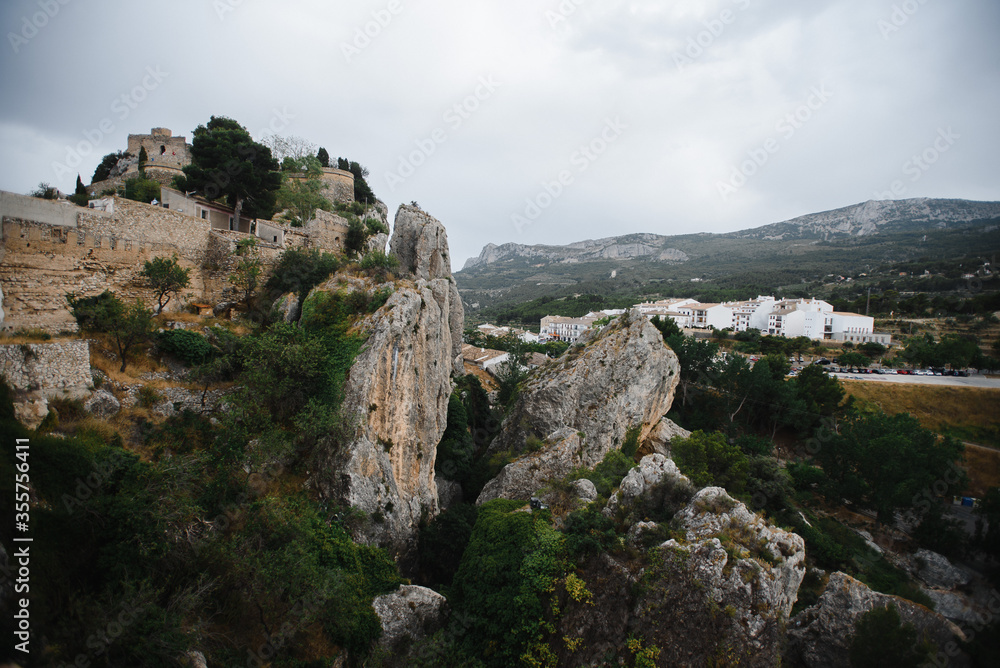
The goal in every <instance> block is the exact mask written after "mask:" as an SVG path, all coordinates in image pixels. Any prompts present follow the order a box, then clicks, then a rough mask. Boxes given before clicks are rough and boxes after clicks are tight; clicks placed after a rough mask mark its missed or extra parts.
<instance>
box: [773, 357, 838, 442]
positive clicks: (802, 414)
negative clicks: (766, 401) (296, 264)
mask: <svg viewBox="0 0 1000 668" xmlns="http://www.w3.org/2000/svg"><path fill="white" fill-rule="evenodd" d="M791 384H792V388H793V390H794V392H795V399H796V401H795V403H793V404H792V407H791V409H790V411H789V414H788V424H790V425H791V426H793V427H794V428H795V429H796V430H797V431H798V432H799V434H800V435H803V436H808V435H809V434H811V433H813V430H814V429H815V428H816V427H817V426H818V425H819V424H820V422H821V421H822V420H823V419H824V418H832V417H833V416H834V415H836V414H837V413H838V412H840V411H841V410H842V407H841V402H843V400H844V387H843V386H842V385H841V384H840V381H838V380H837V379H836V378H835V377H833V376H831V375H830V374H828V373H827V372H826V370H825V369H824V368H823V367H822V366H821V365H819V364H810V365H809V366H807V367H806V368H804V369H803V370H802V371H801V372H799V375H798V376H796V377H795V379H794V380H793V381H791ZM848 405H849V404H848ZM846 407H847V406H844V407H843V408H846Z"/></svg>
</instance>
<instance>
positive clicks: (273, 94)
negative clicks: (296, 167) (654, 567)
mask: <svg viewBox="0 0 1000 668" xmlns="http://www.w3.org/2000/svg"><path fill="white" fill-rule="evenodd" d="M0 27H2V28H3V34H4V44H2V45H0V49H2V51H3V56H2V59H0V78H2V82H3V90H4V95H3V96H2V98H0V146H2V147H3V149H2V156H3V159H2V160H0V188H2V189H4V190H11V191H15V192H27V191H28V190H30V189H32V188H33V187H34V186H35V185H37V184H38V183H39V182H40V181H46V182H49V183H52V184H53V185H56V186H58V187H59V188H61V189H63V190H67V191H72V188H73V184H74V182H75V179H76V174H77V172H79V173H80V174H81V175H82V176H83V179H84V181H85V182H89V179H90V176H91V175H92V174H93V171H94V168H95V167H96V166H97V164H98V162H99V161H100V159H101V157H102V156H103V155H104V154H106V153H109V152H112V151H116V150H120V149H124V148H125V145H126V138H127V135H128V134H129V133H148V132H149V131H150V128H152V127H159V126H163V127H168V128H170V129H172V130H173V131H174V133H175V134H180V135H184V136H187V137H188V140H189V141H190V138H191V133H192V131H193V130H194V128H195V127H197V126H198V125H199V124H203V123H205V122H207V121H208V119H209V117H210V116H212V115H224V116H229V117H232V118H235V119H236V120H238V121H239V122H241V123H242V124H243V125H245V126H246V127H247V128H248V129H249V130H250V131H251V133H252V134H253V135H254V136H255V137H256V138H257V139H261V138H263V137H264V136H265V135H266V134H270V133H277V134H279V135H283V136H296V137H302V138H304V139H306V140H308V141H310V142H312V143H314V144H316V145H318V146H323V147H325V148H326V149H327V150H328V151H329V153H330V154H331V155H332V156H343V157H347V158H349V159H351V160H357V161H359V162H360V163H362V164H363V165H365V166H366V167H368V169H369V170H370V172H371V175H370V177H369V179H368V180H369V183H370V184H371V186H372V188H373V190H374V191H375V193H376V195H378V196H379V198H380V199H382V200H383V201H385V202H386V203H387V204H388V205H389V208H390V215H392V214H394V212H395V208H396V206H397V205H398V204H400V203H404V202H406V203H409V202H411V201H416V202H418V203H419V204H420V206H421V207H423V208H424V209H425V210H426V211H428V212H429V213H431V214H432V215H434V216H435V217H437V218H439V219H440V220H441V221H442V222H443V223H444V224H445V225H446V227H447V229H448V234H449V240H450V243H451V249H452V256H453V258H454V264H455V267H454V269H458V268H460V267H461V265H462V264H463V263H464V261H465V259H466V258H467V257H470V256H474V255H478V253H479V251H480V249H481V248H482V246H483V245H485V244H486V243H488V242H493V243H497V244H500V243H505V242H517V243H524V244H536V243H548V244H563V243H568V242H572V241H577V240H581V239H586V238H598V237H606V236H611V235H618V234H626V233H630V232H652V233H656V234H665V235H669V234H686V233H691V232H728V231H733V230H738V229H745V228H749V227H755V226H759V225H764V224H768V223H772V222H776V221H780V220H785V219H789V218H792V217H795V216H798V215H802V214H806V213H812V212H816V211H823V210H827V209H833V208H837V207H841V206H846V205H849V204H854V203H857V202H862V201H866V200H869V199H884V198H893V199H900V198H907V197H954V198H965V199H978V200H1000V179H998V176H1000V169H998V161H997V158H996V156H997V155H1000V131H998V127H997V120H996V119H997V109H998V108H1000V41H998V40H997V39H996V35H997V34H998V32H1000V3H997V2H996V1H995V0H948V1H947V2H946V1H945V0H835V1H823V0H816V1H811V2H787V1H781V0H677V1H664V0H658V1H652V0H650V1H640V0H636V1H632V2H628V1H624V0H508V1H507V2H502V3H482V2H467V1H465V2H462V1H459V0H440V1H437V2H423V3H417V2H413V1H412V0H375V1H355V2H349V3H347V2H335V3H330V2H323V1H321V0H302V1H294V0H292V1H288V2H283V3H280V5H279V3H273V2H264V1H263V0H175V1H174V2H162V1H144V2H125V1H124V0H109V1H106V2H101V3H88V2H83V1H82V0H31V1H27V0H8V1H7V2H4V3H3V5H2V7H0Z"/></svg>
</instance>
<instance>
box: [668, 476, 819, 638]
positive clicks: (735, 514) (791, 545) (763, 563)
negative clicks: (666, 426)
mask: <svg viewBox="0 0 1000 668" xmlns="http://www.w3.org/2000/svg"><path fill="white" fill-rule="evenodd" d="M675 520H676V522H677V523H678V524H679V526H680V527H681V528H682V529H683V530H684V532H685V538H686V539H687V540H688V541H689V542H691V543H694V542H699V541H700V542H704V541H705V540H706V539H711V540H714V539H715V537H718V536H722V535H725V536H727V537H728V538H729V539H730V540H731V541H732V542H733V544H734V546H735V547H734V554H735V555H736V556H737V557H738V558H739V559H740V561H741V562H742V561H746V560H747V559H750V560H752V561H755V562H756V563H757V565H758V566H760V567H761V568H760V571H759V572H758V576H759V577H758V583H757V584H758V585H759V587H760V592H759V595H760V598H761V601H762V602H763V603H764V604H765V605H766V606H767V607H768V608H769V609H771V610H775V611H777V613H778V614H780V615H781V616H782V617H783V618H786V619H787V618H788V616H789V614H791V612H792V606H793V605H795V601H796V600H797V599H798V591H799V585H801V584H802V579H803V578H804V577H805V574H806V568H805V559H806V545H805V541H804V540H802V537H801V536H799V535H798V534H794V533H791V532H789V531H785V530H784V529H780V528H778V527H775V526H773V525H771V524H768V523H767V521H766V520H765V519H764V518H763V516H761V515H757V514H755V513H752V512H750V510H749V509H747V507H746V506H745V505H744V504H743V503H741V502H738V501H736V500H735V499H733V498H732V497H731V496H729V494H728V493H726V490H724V489H722V488H721V487H706V488H704V489H702V490H700V491H699V492H698V493H697V494H695V496H694V498H693V499H692V500H691V503H690V504H688V506H687V508H685V509H684V510H682V511H681V512H680V513H678V515H677V517H676V518H675ZM720 597H721V598H719V599H717V600H723V599H725V598H726V595H725V593H724V592H720Z"/></svg>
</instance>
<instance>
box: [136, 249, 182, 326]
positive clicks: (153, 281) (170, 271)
mask: <svg viewBox="0 0 1000 668" xmlns="http://www.w3.org/2000/svg"><path fill="white" fill-rule="evenodd" d="M190 272H191V270H190V269H184V268H182V267H181V266H180V265H179V264H178V263H177V255H174V256H173V257H171V258H165V257H154V258H153V259H152V260H146V263H145V264H144V265H143V266H142V271H140V272H139V275H140V276H142V277H143V278H145V279H146V283H147V285H148V286H149V288H150V289H151V290H152V291H153V292H155V293H156V304H157V309H156V312H157V313H162V312H163V309H164V307H166V305H167V304H168V303H169V302H170V295H171V294H177V293H178V292H180V291H181V290H183V289H184V288H186V287H187V285H188V281H189V280H190V279H189V277H188V274H189V273H190Z"/></svg>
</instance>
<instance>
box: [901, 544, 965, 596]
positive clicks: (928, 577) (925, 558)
mask: <svg viewBox="0 0 1000 668" xmlns="http://www.w3.org/2000/svg"><path fill="white" fill-rule="evenodd" d="M912 561H913V564H914V567H915V568H914V569H913V570H914V572H915V573H916V576H917V577H918V578H920V579H921V580H922V581H923V582H924V583H925V584H926V585H927V586H928V587H932V588H934V589H954V588H956V587H961V586H962V585H965V584H968V583H969V580H970V579H971V578H970V577H969V575H968V573H966V572H964V571H962V570H960V569H958V568H956V567H955V566H953V565H952V563H951V562H950V561H948V558H947V557H945V556H944V555H941V554H938V553H937V552H931V551H930V550H924V549H920V550H917V551H916V553H914V555H913V557H912Z"/></svg>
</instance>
